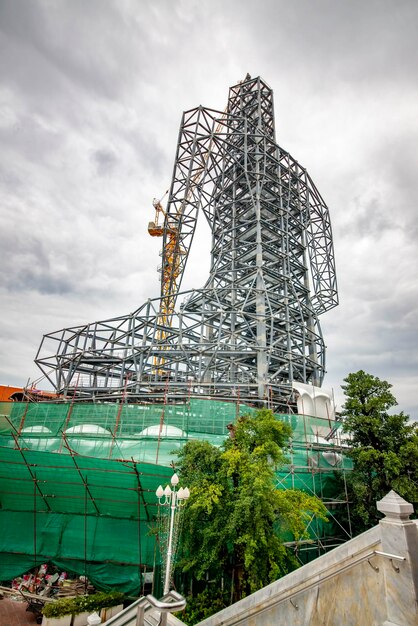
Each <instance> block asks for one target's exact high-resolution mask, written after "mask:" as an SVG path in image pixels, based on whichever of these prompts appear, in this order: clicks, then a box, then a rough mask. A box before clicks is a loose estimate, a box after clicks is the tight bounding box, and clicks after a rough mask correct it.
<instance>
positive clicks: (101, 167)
mask: <svg viewBox="0 0 418 626" xmlns="http://www.w3.org/2000/svg"><path fill="white" fill-rule="evenodd" d="M91 158H92V160H93V162H94V163H95V165H96V170H97V174H98V175H99V176H107V175H110V174H112V172H113V170H114V168H115V167H116V164H117V161H118V159H117V157H116V155H115V153H114V152H112V150H106V149H105V148H102V149H99V150H96V151H95V152H93V154H92V157H91Z"/></svg>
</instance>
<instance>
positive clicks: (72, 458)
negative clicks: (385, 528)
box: [0, 398, 350, 594]
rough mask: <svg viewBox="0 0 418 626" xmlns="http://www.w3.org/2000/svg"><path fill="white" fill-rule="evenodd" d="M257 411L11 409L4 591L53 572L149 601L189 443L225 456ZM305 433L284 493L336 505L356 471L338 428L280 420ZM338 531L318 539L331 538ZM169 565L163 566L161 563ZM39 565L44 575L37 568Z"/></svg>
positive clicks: (228, 407)
mask: <svg viewBox="0 0 418 626" xmlns="http://www.w3.org/2000/svg"><path fill="white" fill-rule="evenodd" d="M254 411H255V409H253V408H252V407H248V406H246V405H242V404H239V403H237V402H219V401H211V400H201V399H195V398H192V399H191V400H190V401H189V402H188V403H186V404H161V405H155V404H154V405H130V404H116V403H102V404H78V403H73V404H72V403H43V402H42V403H29V404H28V403H17V402H16V403H0V553H1V559H0V580H3V581H5V580H7V579H10V578H11V577H13V576H16V575H18V574H21V573H22V572H24V571H26V570H27V569H28V567H27V565H28V563H30V564H31V565H35V564H36V563H38V562H44V561H50V562H53V563H55V564H57V565H59V566H60V567H64V568H67V569H68V570H70V571H73V572H76V573H78V574H85V573H87V574H88V576H89V577H90V579H91V580H92V581H93V583H95V584H96V586H98V587H99V588H104V589H108V588H120V589H123V590H124V591H126V592H128V593H131V594H137V593H138V592H139V588H140V585H141V576H140V569H141V568H142V570H144V568H147V569H153V568H155V565H156V562H157V561H158V557H156V554H157V553H158V550H157V551H156V550H155V543H154V535H152V534H150V528H151V526H152V520H153V518H154V517H155V513H156V509H157V507H156V498H155V490H156V488H157V486H158V485H159V484H160V483H162V484H164V483H166V482H167V479H168V477H169V476H170V475H171V473H172V469H171V467H170V465H171V463H172V461H173V460H175V458H176V455H175V451H176V450H178V449H180V448H181V446H182V445H183V444H184V443H185V442H186V441H187V440H189V439H204V440H206V441H209V442H210V443H212V444H214V445H221V444H222V442H223V441H224V439H225V437H226V436H227V433H228V431H227V428H226V427H227V425H228V424H229V423H231V422H233V421H234V420H235V419H236V418H237V416H239V415H243V414H246V413H249V412H254ZM277 419H280V420H284V421H286V422H287V423H289V424H290V425H291V427H292V430H293V435H292V439H291V441H290V442H289V443H290V445H289V449H288V452H287V459H288V463H287V464H286V465H285V466H283V467H282V468H280V470H279V471H278V472H277V486H278V488H282V489H286V488H295V489H302V490H304V491H306V492H308V493H310V494H315V495H317V496H319V497H321V498H322V499H323V500H324V501H325V502H327V501H331V500H332V499H333V497H334V496H335V484H334V481H335V478H334V474H335V472H336V471H343V472H344V471H346V470H348V469H349V468H350V465H349V462H348V460H347V459H346V458H345V457H344V456H343V454H342V453H341V446H340V445H338V446H333V445H332V444H331V443H330V441H328V440H327V439H326V437H327V436H329V434H330V433H331V434H332V437H333V439H332V440H331V441H336V442H337V443H341V442H339V439H338V430H339V426H340V425H339V423H338V422H330V421H329V420H327V419H322V418H315V417H310V416H302V415H277ZM331 527H332V524H328V525H325V527H324V526H323V525H322V526H321V527H318V526H316V527H315V528H312V529H311V530H312V536H315V537H318V536H325V535H326V534H331V530H330V529H331ZM156 559H157V561H156ZM35 561H36V563H35Z"/></svg>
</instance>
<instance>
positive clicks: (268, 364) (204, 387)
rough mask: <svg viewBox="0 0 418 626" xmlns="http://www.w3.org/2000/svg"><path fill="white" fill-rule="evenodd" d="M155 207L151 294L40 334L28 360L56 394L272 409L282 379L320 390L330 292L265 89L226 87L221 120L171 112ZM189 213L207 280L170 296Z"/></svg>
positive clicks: (314, 229) (331, 267) (287, 392)
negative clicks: (168, 165) (131, 305)
mask: <svg viewBox="0 0 418 626" xmlns="http://www.w3.org/2000/svg"><path fill="white" fill-rule="evenodd" d="M156 204H157V207H158V206H160V207H161V204H160V202H159V201H156ZM160 212H162V213H163V214H164V224H163V225H162V226H159V227H157V226H156V223H152V224H151V226H152V227H151V228H150V233H151V234H152V235H155V234H156V232H157V231H158V234H159V235H161V236H162V238H163V249H162V266H161V296H160V298H156V299H154V300H148V301H147V302H146V303H145V304H143V305H142V306H140V307H139V308H138V309H137V310H136V311H135V312H134V313H132V314H129V315H121V316H118V317H115V318H112V319H108V320H104V321H98V322H93V323H90V324H83V325H81V326H73V327H71V328H65V329H62V330H60V331H57V332H52V333H48V334H46V335H45V336H44V339H43V341H42V344H41V346H40V348H39V351H38V354H37V357H36V363H37V364H38V366H39V367H40V369H41V370H42V372H43V374H44V375H45V376H46V378H47V379H48V380H49V381H50V383H51V384H52V385H53V387H54V389H55V390H56V392H57V393H59V394H62V395H63V396H64V397H65V398H71V397H76V398H78V399H81V400H87V399H90V400H96V399H99V400H110V401H111V400H117V399H120V398H129V400H130V401H133V402H137V401H141V402H142V401H149V399H150V398H154V400H155V401H159V402H161V401H162V399H163V397H164V396H166V395H167V394H168V395H169V396H170V397H171V398H172V399H176V400H177V401H179V402H182V401H183V402H184V401H185V400H186V399H187V398H188V397H189V396H190V395H195V396H200V395H203V396H206V397H214V398H215V397H216V398H218V399H220V400H223V399H224V400H227V399H229V398H230V397H231V396H234V395H235V396H239V397H240V398H241V401H242V402H246V403H249V404H251V403H254V402H256V401H257V402H258V403H259V406H269V407H271V408H272V409H273V410H274V411H275V412H286V411H287V408H288V406H289V404H292V403H294V398H293V394H292V384H293V383H294V382H301V383H310V384H313V385H317V386H318V385H319V386H320V385H321V383H322V380H323V377H324V372H325V345H324V341H323V338H322V333H321V328H320V324H319V316H320V315H321V314H323V313H324V312H326V311H328V310H330V309H331V308H333V307H334V306H336V305H337V304H338V293H337V284H336V275H335V262H334V252H333V242H332V232H331V223H330V217H329V212H328V208H327V206H326V204H325V203H324V201H323V199H322V197H321V195H320V193H319V192H318V190H317V188H316V187H315V185H314V183H313V181H312V179H311V178H310V176H309V175H308V173H307V171H306V169H305V168H303V167H302V166H301V165H300V164H299V163H298V161H296V160H295V159H294V158H293V157H292V156H291V155H290V154H289V153H288V152H287V151H286V150H284V149H283V148H281V147H280V146H279V145H278V144H277V143H276V138H275V123H274V107H273V92H272V90H271V89H270V87H269V86H268V85H267V84H266V83H265V82H264V81H263V80H262V79H261V78H251V77H250V76H247V77H246V78H245V79H244V80H243V81H241V82H239V83H238V84H237V85H234V86H233V87H231V89H230V92H229V98H228V105H227V108H226V110H225V111H224V112H221V111H214V110H213V109H208V108H204V107H202V106H199V107H197V108H196V109H192V110H190V111H186V112H185V113H184V114H183V118H182V122H181V126H180V133H179V141H178V145H177V150H176V157H175V164H174V172H173V177H172V182H171V186H170V190H169V195H168V201H167V207H166V209H165V210H163V209H162V207H161V210H160ZM199 213H203V215H204V216H205V218H206V220H207V222H208V225H209V228H210V230H211V237H212V249H211V267H210V275H209V278H208V280H207V282H206V284H205V285H204V286H203V287H202V288H199V289H193V290H191V291H189V292H182V293H179V292H178V290H179V288H180V285H181V281H182V277H183V275H184V271H185V268H186V264H187V260H188V258H189V252H190V248H191V245H192V241H193V236H194V232H195V228H196V222H197V218H198V214H199ZM176 303H179V306H178V307H177V308H176V309H175V305H176Z"/></svg>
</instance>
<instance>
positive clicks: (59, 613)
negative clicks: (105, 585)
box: [42, 591, 124, 617]
mask: <svg viewBox="0 0 418 626" xmlns="http://www.w3.org/2000/svg"><path fill="white" fill-rule="evenodd" d="M123 599H124V594H123V593H121V592H120V591H111V592H110V593H105V592H99V593H93V594H92V595H90V596H76V597H75V598H62V599H61V600H57V601H56V602H49V603H48V604H45V606H44V608H43V609H42V613H43V614H44V615H45V617H63V616H64V615H71V614H72V615H78V614H79V613H84V612H88V613H93V611H100V610H101V609H108V608H110V607H111V606H116V605H117V604H121V603H122V602H123Z"/></svg>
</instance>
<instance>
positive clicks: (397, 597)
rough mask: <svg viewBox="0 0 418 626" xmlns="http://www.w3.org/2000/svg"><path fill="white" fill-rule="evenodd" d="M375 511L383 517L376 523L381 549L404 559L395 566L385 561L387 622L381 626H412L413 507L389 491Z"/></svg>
mask: <svg viewBox="0 0 418 626" xmlns="http://www.w3.org/2000/svg"><path fill="white" fill-rule="evenodd" d="M377 509H378V510H379V511H381V513H383V514H384V515H385V516H386V517H384V518H383V519H382V520H380V522H379V526H380V533H381V538H382V550H383V551H384V552H385V553H387V555H388V556H390V555H391V554H392V555H399V557H404V559H405V560H404V561H403V562H402V561H401V562H397V563H396V564H395V567H394V564H393V562H392V561H393V560H392V559H389V558H388V559H385V562H384V572H385V595H386V607H387V621H385V622H384V625H383V626H413V625H416V624H417V619H418V529H417V526H416V524H415V522H413V521H412V520H410V519H409V516H410V515H411V513H413V512H414V507H413V506H412V504H410V503H409V502H407V501H406V500H404V499H403V498H401V497H400V496H399V495H398V494H397V493H396V492H395V491H390V492H389V493H388V494H387V496H385V497H384V498H382V500H380V501H379V502H378V503H377Z"/></svg>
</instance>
